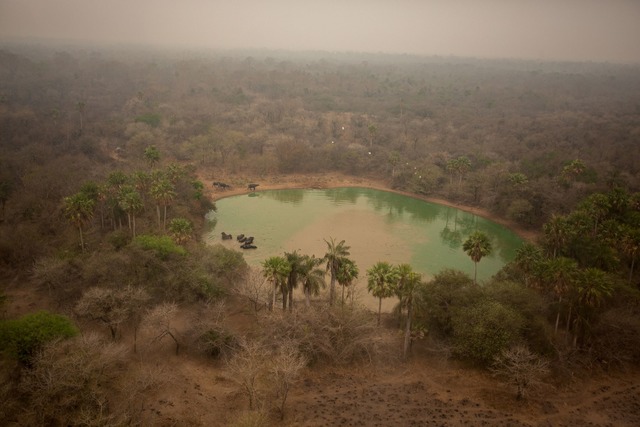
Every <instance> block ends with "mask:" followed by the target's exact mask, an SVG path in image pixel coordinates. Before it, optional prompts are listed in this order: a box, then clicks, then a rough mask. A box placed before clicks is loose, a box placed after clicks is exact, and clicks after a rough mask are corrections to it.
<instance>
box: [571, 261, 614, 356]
mask: <svg viewBox="0 0 640 427" xmlns="http://www.w3.org/2000/svg"><path fill="white" fill-rule="evenodd" d="M612 293H613V287H612V284H611V280H610V278H609V276H608V275H607V273H605V272H604V271H602V270H600V269H598V268H586V269H584V270H583V271H582V272H581V273H580V278H579V281H578V286H577V292H576V304H577V310H578V317H577V321H576V322H575V323H576V331H575V335H574V337H573V344H574V346H575V345H576V344H577V342H578V336H580V335H582V336H583V337H584V327H583V326H584V325H585V324H588V321H589V319H590V317H592V316H593V314H592V313H590V312H591V311H592V310H593V309H596V308H598V307H600V306H601V305H602V303H603V302H604V300H605V299H606V298H608V297H610V296H611V294H612ZM581 325H582V326H581Z"/></svg>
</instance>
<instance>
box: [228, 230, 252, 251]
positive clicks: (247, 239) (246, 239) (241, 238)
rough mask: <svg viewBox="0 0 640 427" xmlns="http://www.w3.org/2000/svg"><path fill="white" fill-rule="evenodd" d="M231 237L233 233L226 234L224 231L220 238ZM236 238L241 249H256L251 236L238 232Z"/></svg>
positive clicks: (229, 238)
mask: <svg viewBox="0 0 640 427" xmlns="http://www.w3.org/2000/svg"><path fill="white" fill-rule="evenodd" d="M231 239H233V235H231V234H227V233H225V232H224V231H223V232H222V240H231ZM236 239H237V240H238V242H240V243H242V245H240V248H242V249H256V248H257V246H256V245H254V244H253V236H245V235H244V234H239V235H238V236H237V237H236Z"/></svg>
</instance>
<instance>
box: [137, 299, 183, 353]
mask: <svg viewBox="0 0 640 427" xmlns="http://www.w3.org/2000/svg"><path fill="white" fill-rule="evenodd" d="M177 312H178V305H177V304H176V303H173V302H165V303H162V304H160V305H157V306H156V307H154V308H153V309H151V311H149V313H148V314H147V316H146V317H145V319H144V320H143V324H144V325H145V327H146V328H147V329H149V330H150V331H153V334H154V337H153V339H152V340H151V342H159V341H162V339H163V338H164V337H166V336H168V337H170V338H171V339H172V340H173V342H174V343H175V344H176V354H179V353H180V340H179V339H178V337H179V334H178V330H177V329H175V327H173V326H172V324H171V322H172V321H173V320H174V318H175V316H176V313H177Z"/></svg>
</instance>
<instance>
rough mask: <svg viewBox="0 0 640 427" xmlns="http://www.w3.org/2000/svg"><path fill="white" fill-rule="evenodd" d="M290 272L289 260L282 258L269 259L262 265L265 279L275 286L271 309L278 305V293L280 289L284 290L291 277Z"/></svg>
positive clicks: (273, 257)
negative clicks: (288, 278)
mask: <svg viewBox="0 0 640 427" xmlns="http://www.w3.org/2000/svg"><path fill="white" fill-rule="evenodd" d="M289 271H291V266H290V265H289V263H288V262H287V259H286V258H284V257H281V256H272V257H270V258H267V259H266V260H264V261H263V263H262V274H263V275H264V277H265V278H266V279H267V280H268V281H270V282H271V283H272V284H273V292H272V293H271V298H272V300H271V307H270V309H271V310H273V308H274V307H275V305H276V293H277V292H278V287H280V288H283V287H284V286H286V285H285V283H286V280H287V277H289Z"/></svg>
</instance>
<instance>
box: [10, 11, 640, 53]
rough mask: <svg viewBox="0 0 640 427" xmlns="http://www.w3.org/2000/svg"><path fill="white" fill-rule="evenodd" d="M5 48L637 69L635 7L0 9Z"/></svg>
mask: <svg viewBox="0 0 640 427" xmlns="http://www.w3.org/2000/svg"><path fill="white" fill-rule="evenodd" d="M14 38H38V39H58V40H63V41H79V40H82V41H89V42H116V43H136V44H162V45H171V46H193V47H213V48H269V49H295V50H327V51H339V52H345V51H365V52H390V53H413V54H426V55H455V56H478V57H515V58H527V59H566V60H594V61H613V62H636V63H640V0H297V1H296V0H0V41H7V40H10V39H14Z"/></svg>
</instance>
